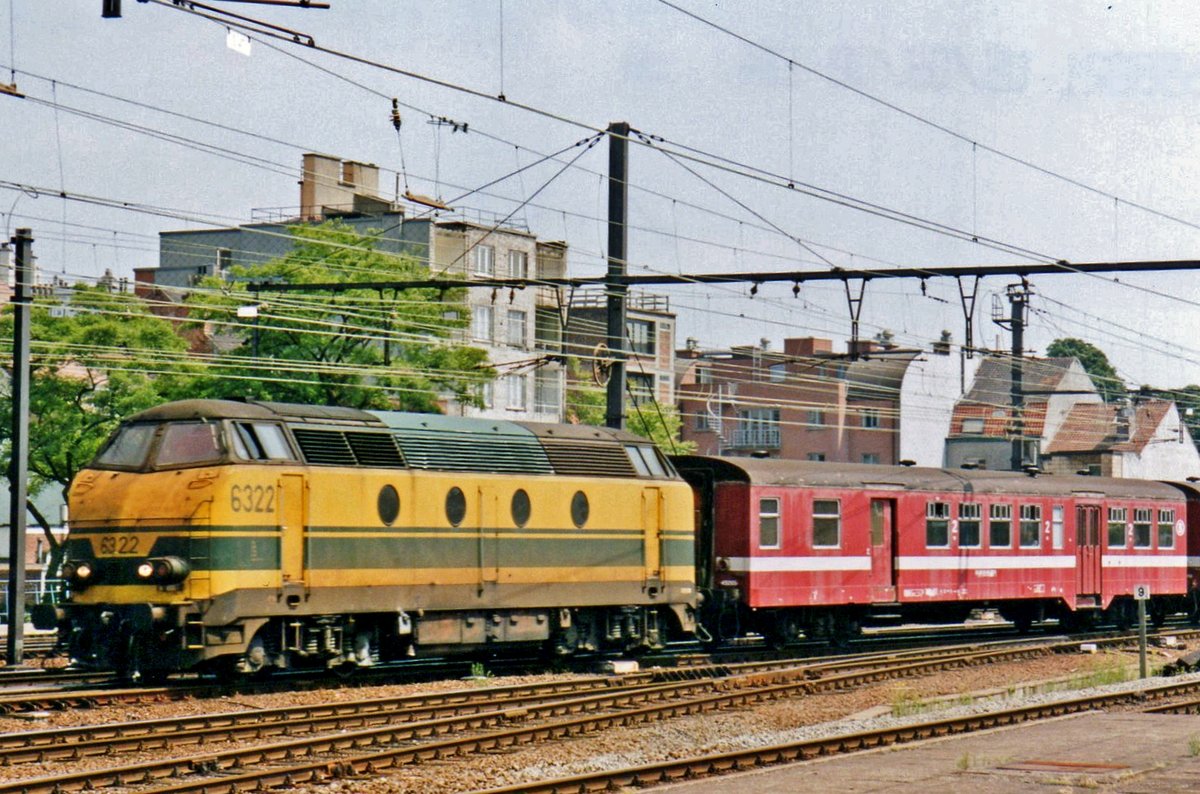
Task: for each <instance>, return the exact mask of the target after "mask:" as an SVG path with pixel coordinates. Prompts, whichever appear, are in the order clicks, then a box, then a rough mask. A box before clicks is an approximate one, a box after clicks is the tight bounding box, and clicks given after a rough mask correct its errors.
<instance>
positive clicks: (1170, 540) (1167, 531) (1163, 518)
mask: <svg viewBox="0 0 1200 794" xmlns="http://www.w3.org/2000/svg"><path fill="white" fill-rule="evenodd" d="M1174 529H1175V511H1174V510H1159V511H1158V547H1159V548H1160V549H1173V548H1175V531H1174Z"/></svg>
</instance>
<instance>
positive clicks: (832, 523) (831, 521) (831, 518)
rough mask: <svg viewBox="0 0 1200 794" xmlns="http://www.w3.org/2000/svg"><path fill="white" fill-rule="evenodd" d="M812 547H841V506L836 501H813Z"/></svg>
mask: <svg viewBox="0 0 1200 794" xmlns="http://www.w3.org/2000/svg"><path fill="white" fill-rule="evenodd" d="M812 515H813V546H814V547H816V546H824V547H827V548H837V547H838V546H841V545H842V505H841V503H840V502H839V501H838V500H837V499H814V500H813V511H812Z"/></svg>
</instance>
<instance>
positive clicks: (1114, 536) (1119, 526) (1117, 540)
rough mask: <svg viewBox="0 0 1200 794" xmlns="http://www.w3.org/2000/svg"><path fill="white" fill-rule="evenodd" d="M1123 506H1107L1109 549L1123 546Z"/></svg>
mask: <svg viewBox="0 0 1200 794" xmlns="http://www.w3.org/2000/svg"><path fill="white" fill-rule="evenodd" d="M1125 515H1126V513H1125V508H1124V507H1110V508H1108V547H1109V548H1110V549H1123V548H1125Z"/></svg>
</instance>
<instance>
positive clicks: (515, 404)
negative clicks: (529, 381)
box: [504, 375, 529, 411]
mask: <svg viewBox="0 0 1200 794" xmlns="http://www.w3.org/2000/svg"><path fill="white" fill-rule="evenodd" d="M504 382H505V384H506V389H507V391H508V407H509V409H510V410H513V411H524V410H525V409H526V408H528V407H529V403H528V398H527V397H526V396H525V376H524V375H505V376H504Z"/></svg>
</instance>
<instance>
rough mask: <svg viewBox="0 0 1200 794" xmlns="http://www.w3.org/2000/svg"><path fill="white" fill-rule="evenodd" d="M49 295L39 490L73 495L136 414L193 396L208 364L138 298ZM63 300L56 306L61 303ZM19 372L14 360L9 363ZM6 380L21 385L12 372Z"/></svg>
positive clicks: (0, 322)
mask: <svg viewBox="0 0 1200 794" xmlns="http://www.w3.org/2000/svg"><path fill="white" fill-rule="evenodd" d="M57 304H58V302H57V301H53V300H39V301H38V302H37V303H36V304H35V305H34V308H33V311H32V313H31V316H30V326H31V329H30V337H31V339H32V345H31V350H30V385H29V442H30V443H29V447H30V449H29V493H30V496H34V495H36V494H38V493H40V492H41V491H42V490H43V489H44V488H46V487H48V486H52V485H53V486H57V487H59V488H60V489H61V490H62V492H63V495H64V498H65V495H66V490H67V486H68V485H69V484H70V482H71V479H72V478H73V477H74V476H75V474H76V473H77V472H78V471H79V470H80V469H81V468H83V467H84V466H85V465H87V464H88V462H89V461H91V459H92V458H93V457H94V456H95V454H96V453H97V451H99V449H100V446H101V445H102V444H103V443H104V441H105V440H106V439H107V438H108V436H109V435H110V434H111V433H112V431H113V430H114V429H115V428H116V426H117V424H118V423H119V422H120V420H121V419H123V418H125V417H126V416H128V415H130V414H132V413H137V412H138V411H142V410H144V409H146V408H150V407H151V406H154V405H157V404H159V403H161V402H164V401H166V400H172V399H177V398H180V397H184V396H187V395H188V394H189V393H190V392H191V389H192V386H193V384H194V383H195V378H196V376H197V375H198V374H199V367H198V366H197V365H196V364H195V363H194V362H191V361H189V360H188V358H187V356H186V352H187V343H186V342H184V341H183V340H182V339H181V338H180V337H179V336H177V335H176V334H175V329H174V327H173V325H172V323H171V322H170V321H168V320H164V319H161V318H159V317H156V316H154V315H152V314H150V313H149V312H148V311H147V309H146V305H145V304H144V303H143V302H142V301H140V300H138V299H137V298H135V297H133V296H131V295H128V294H121V293H110V292H108V291H107V290H104V289H100V288H89V287H85V286H77V287H75V290H74V292H73V294H72V297H71V300H70V303H68V304H65V305H62V306H59V305H57ZM52 305H53V306H55V307H56V311H55V314H57V315H58V316H53V315H52V313H51V310H50V308H51V306H52ZM12 334H13V314H12V311H11V309H9V308H7V307H6V308H5V309H4V313H3V315H2V316H0V335H2V336H3V337H4V338H6V339H11V338H12ZM6 370H7V373H8V374H9V376H10V378H11V363H9V364H8V366H7V367H6ZM10 378H9V379H6V380H5V382H4V385H3V388H4V390H5V391H7V392H11V385H12V384H11V379H10ZM12 409H13V406H12V400H11V399H4V400H0V466H3V467H4V468H3V470H4V471H8V467H9V465H10V463H11V455H12ZM35 517H36V518H37V519H38V521H39V523H41V525H42V529H43V532H44V534H45V535H46V539H47V541H48V543H49V546H50V548H51V550H52V552H51V554H52V556H51V568H54V567H55V566H56V565H57V563H58V551H59V549H58V546H57V544H56V543H55V541H54V538H53V536H52V535H51V534H50V527H49V525H48V523H47V522H46V520H45V518H44V517H42V516H40V515H36V514H35Z"/></svg>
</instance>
